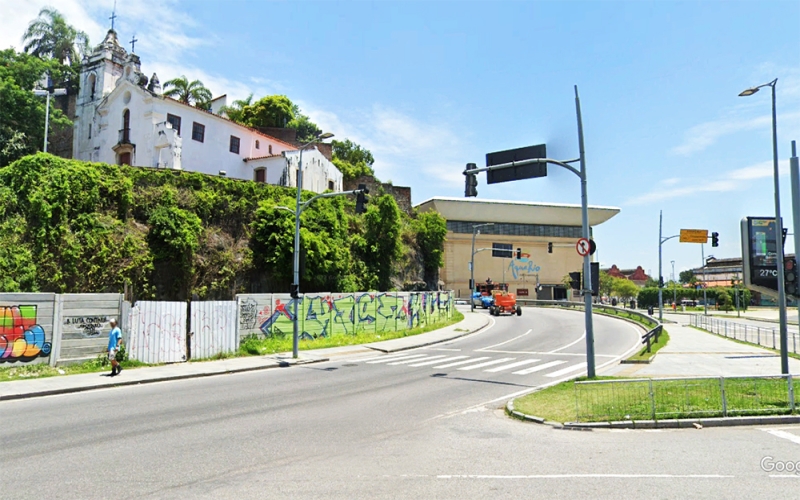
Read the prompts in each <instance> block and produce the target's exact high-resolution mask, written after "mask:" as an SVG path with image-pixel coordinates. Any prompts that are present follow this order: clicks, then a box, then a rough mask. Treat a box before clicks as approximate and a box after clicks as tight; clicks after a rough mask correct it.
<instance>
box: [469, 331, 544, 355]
mask: <svg viewBox="0 0 800 500" xmlns="http://www.w3.org/2000/svg"><path fill="white" fill-rule="evenodd" d="M532 331H533V329H530V330H528V331H527V332H525V333H523V334H522V335H518V336H516V337H514V338H513V339H509V340H506V341H505V342H500V343H499V344H495V345H490V346H487V347H484V348H483V349H478V350H476V351H475V352H479V351H485V350H487V349H492V348H493V347H500V346H501V345H503V344H508V343H509V342H513V341H515V340H517V339H521V338H522V337H524V336H525V335H527V334H529V333H531V332H532Z"/></svg>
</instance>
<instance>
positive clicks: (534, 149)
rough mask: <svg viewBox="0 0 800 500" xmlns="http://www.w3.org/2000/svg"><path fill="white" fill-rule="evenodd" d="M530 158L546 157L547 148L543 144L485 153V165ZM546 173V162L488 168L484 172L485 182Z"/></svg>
mask: <svg viewBox="0 0 800 500" xmlns="http://www.w3.org/2000/svg"><path fill="white" fill-rule="evenodd" d="M532 158H547V148H546V147H545V145H544V144H539V145H537V146H528V147H525V148H518V149H509V150H507V151H497V152H495V153H488V154H487V155H486V166H487V167H491V166H492V165H502V164H504V163H511V162H514V161H522V160H530V159H532ZM546 175H547V163H531V164H530V165H522V166H515V167H509V168H504V169H501V170H488V171H487V172H486V183H487V184H496V183H498V182H507V181H516V180H520V179H531V178H533V177H545V176H546Z"/></svg>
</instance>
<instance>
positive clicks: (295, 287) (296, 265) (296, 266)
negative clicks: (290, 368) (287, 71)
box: [292, 132, 333, 358]
mask: <svg viewBox="0 0 800 500" xmlns="http://www.w3.org/2000/svg"><path fill="white" fill-rule="evenodd" d="M331 137H333V134H331V133H329V132H326V133H324V134H321V135H319V136H318V137H316V138H314V140H312V141H310V142H307V143H305V144H303V145H302V146H300V159H299V160H298V165H297V205H296V206H295V211H294V262H293V264H292V268H293V276H294V282H293V283H292V293H293V294H294V295H297V297H295V298H294V325H293V334H292V357H293V358H297V357H298V356H299V353H298V349H299V345H298V344H299V340H298V339H299V332H298V327H299V325H298V315H297V303H298V302H299V301H300V297H299V295H300V214H301V213H302V198H301V195H302V191H303V150H304V149H306V148H307V147H309V146H312V145H314V144H316V143H317V142H319V141H320V140H323V139H329V138H331Z"/></svg>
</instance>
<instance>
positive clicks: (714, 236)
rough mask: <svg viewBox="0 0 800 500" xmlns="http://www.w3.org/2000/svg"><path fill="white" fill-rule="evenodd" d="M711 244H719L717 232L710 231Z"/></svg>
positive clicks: (714, 245) (715, 245) (713, 245)
mask: <svg viewBox="0 0 800 500" xmlns="http://www.w3.org/2000/svg"><path fill="white" fill-rule="evenodd" d="M711 246H712V247H718V246H719V233H716V232H715V233H711Z"/></svg>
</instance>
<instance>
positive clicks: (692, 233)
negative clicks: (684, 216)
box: [681, 229, 708, 243]
mask: <svg viewBox="0 0 800 500" xmlns="http://www.w3.org/2000/svg"><path fill="white" fill-rule="evenodd" d="M707 241H708V229H681V243H706V242H707Z"/></svg>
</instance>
